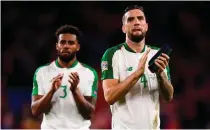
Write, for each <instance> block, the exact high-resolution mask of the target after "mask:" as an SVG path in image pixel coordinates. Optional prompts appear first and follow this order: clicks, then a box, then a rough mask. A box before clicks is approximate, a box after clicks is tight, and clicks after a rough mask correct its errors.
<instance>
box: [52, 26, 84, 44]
mask: <svg viewBox="0 0 210 130" xmlns="http://www.w3.org/2000/svg"><path fill="white" fill-rule="evenodd" d="M66 33H70V34H74V35H76V36H77V40H78V41H79V42H80V40H81V37H82V32H81V31H80V30H79V29H78V28H77V27H75V26H72V25H64V26H61V27H60V28H59V29H58V30H57V31H56V33H55V35H56V38H57V40H58V39H59V35H60V34H66Z"/></svg>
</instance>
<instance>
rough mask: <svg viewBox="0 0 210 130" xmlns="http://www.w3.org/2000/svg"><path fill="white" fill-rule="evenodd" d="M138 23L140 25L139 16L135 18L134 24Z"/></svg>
mask: <svg viewBox="0 0 210 130" xmlns="http://www.w3.org/2000/svg"><path fill="white" fill-rule="evenodd" d="M138 25H140V21H139V20H138V19H137V18H135V20H134V26H138Z"/></svg>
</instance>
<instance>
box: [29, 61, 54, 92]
mask: <svg viewBox="0 0 210 130" xmlns="http://www.w3.org/2000/svg"><path fill="white" fill-rule="evenodd" d="M49 64H50V63H48V64H46V65H43V66H40V67H39V68H37V69H36V71H35V73H34V77H33V89H32V96H34V95H38V94H39V87H41V86H39V85H38V81H37V74H38V73H40V69H41V68H43V67H45V66H47V65H49Z"/></svg>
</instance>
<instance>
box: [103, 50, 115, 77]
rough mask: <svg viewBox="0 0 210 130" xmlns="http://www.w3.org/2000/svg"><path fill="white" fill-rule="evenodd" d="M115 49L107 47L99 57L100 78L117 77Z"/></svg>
mask: <svg viewBox="0 0 210 130" xmlns="http://www.w3.org/2000/svg"><path fill="white" fill-rule="evenodd" d="M117 60H118V58H117V50H116V49H108V50H107V51H106V52H105V53H104V55H103V57H102V59H101V71H102V76H101V79H102V80H104V79H119V67H118V62H117Z"/></svg>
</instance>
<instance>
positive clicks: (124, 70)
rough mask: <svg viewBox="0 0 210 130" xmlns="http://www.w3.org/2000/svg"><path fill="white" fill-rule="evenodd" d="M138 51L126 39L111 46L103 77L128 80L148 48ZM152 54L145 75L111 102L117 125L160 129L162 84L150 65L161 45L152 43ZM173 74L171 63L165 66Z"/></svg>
mask: <svg viewBox="0 0 210 130" xmlns="http://www.w3.org/2000/svg"><path fill="white" fill-rule="evenodd" d="M147 47H148V45H145V46H144V48H143V50H142V52H140V53H136V52H134V51H133V50H132V49H131V48H130V47H129V46H128V45H127V44H126V43H123V44H120V45H117V46H114V47H112V48H109V49H107V50H106V52H105V53H104V55H103V57H102V59H101V69H102V80H105V79H118V80H119V82H122V81H123V80H125V79H126V78H127V77H128V76H129V75H131V74H132V73H134V71H135V70H136V69H137V67H138V64H139V60H140V58H141V57H142V56H143V54H144V53H145V52H146V51H145V50H146V49H147ZM150 48H151V50H150V52H149V54H148V58H147V62H146V66H145V72H144V75H143V76H142V77H141V78H140V79H139V80H138V82H137V83H136V84H135V85H134V86H133V87H132V89H131V90H130V91H129V92H128V93H127V94H126V96H125V97H122V98H121V99H120V100H118V101H117V102H115V103H114V104H113V105H111V106H110V108H111V112H112V128H113V129H127V128H129V129H159V128H160V119H159V111H160V107H159V85H158V80H157V77H156V74H155V73H152V72H150V70H149V69H148V62H149V60H150V59H151V58H152V57H153V56H154V55H155V54H156V52H157V51H158V49H159V48H155V47H151V46H150ZM165 73H166V74H167V76H168V79H169V80H170V76H169V67H167V69H165Z"/></svg>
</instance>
